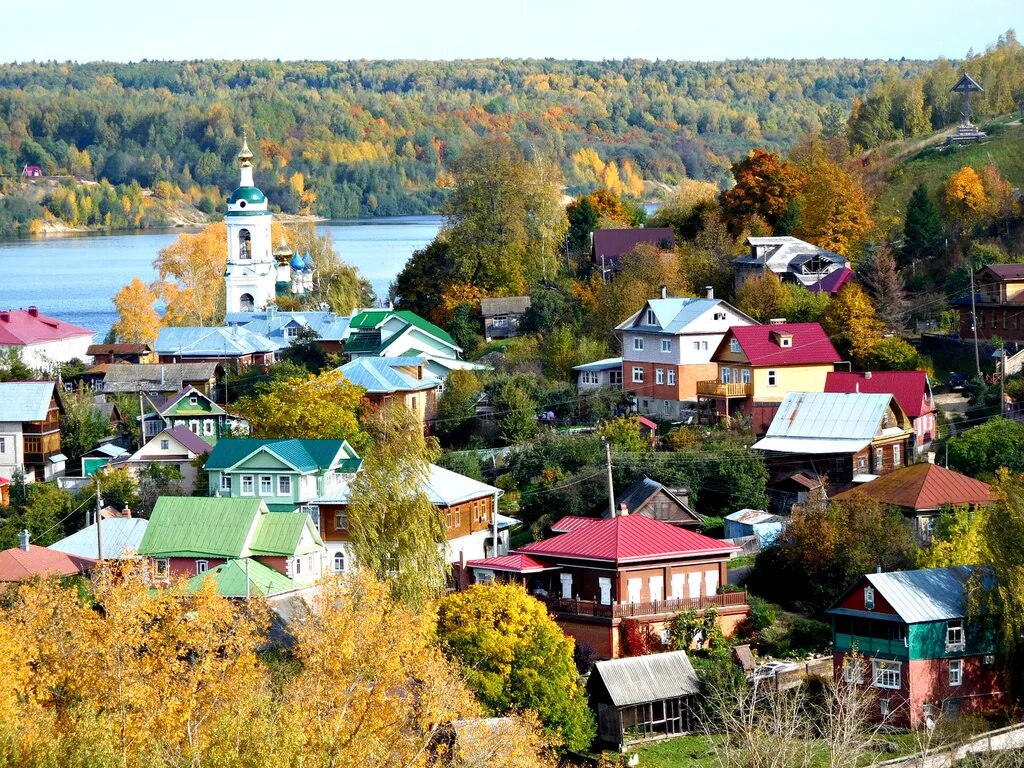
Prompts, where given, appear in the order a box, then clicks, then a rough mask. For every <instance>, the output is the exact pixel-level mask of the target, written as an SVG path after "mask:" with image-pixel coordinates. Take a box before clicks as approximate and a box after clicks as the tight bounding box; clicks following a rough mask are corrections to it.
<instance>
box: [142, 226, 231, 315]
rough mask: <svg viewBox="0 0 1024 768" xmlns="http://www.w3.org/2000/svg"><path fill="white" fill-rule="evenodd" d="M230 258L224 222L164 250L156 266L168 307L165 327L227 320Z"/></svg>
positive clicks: (181, 237)
mask: <svg viewBox="0 0 1024 768" xmlns="http://www.w3.org/2000/svg"><path fill="white" fill-rule="evenodd" d="M227 258H228V245H227V227H226V225H225V224H224V223H223V222H219V223H216V224H210V225H208V226H207V227H205V228H204V229H203V230H202V231H200V232H196V233H194V234H193V233H191V232H183V233H182V234H180V235H178V239H177V240H175V241H174V242H173V243H171V244H170V245H168V246H167V247H165V248H163V249H161V250H160V254H159V255H158V256H157V258H156V261H154V262H153V265H154V266H155V267H156V270H157V273H158V274H159V277H160V282H159V283H158V291H159V295H160V298H162V299H163V300H164V303H165V304H166V306H167V313H166V314H165V315H164V322H165V323H167V324H168V325H199V326H206V325H217V324H218V323H220V322H221V321H222V320H223V319H224V302H225V298H224V271H225V269H226V268H227Z"/></svg>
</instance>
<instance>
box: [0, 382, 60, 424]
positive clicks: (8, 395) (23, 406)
mask: <svg viewBox="0 0 1024 768" xmlns="http://www.w3.org/2000/svg"><path fill="white" fill-rule="evenodd" d="M54 386H55V385H54V383H53V382H52V381H3V382H0V421H42V420H44V419H45V418H46V414H47V412H48V411H49V410H50V400H51V398H53V388H54Z"/></svg>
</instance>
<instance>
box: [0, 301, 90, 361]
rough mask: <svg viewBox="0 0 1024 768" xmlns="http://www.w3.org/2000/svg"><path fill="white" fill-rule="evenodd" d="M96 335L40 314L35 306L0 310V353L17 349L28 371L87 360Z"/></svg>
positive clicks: (85, 329)
mask: <svg viewBox="0 0 1024 768" xmlns="http://www.w3.org/2000/svg"><path fill="white" fill-rule="evenodd" d="M95 335H96V334H95V333H94V332H93V331H90V330H89V329H87V328H81V327H79V326H77V325H72V324H71V323H66V322H64V321H63V320H57V319H56V318H53V317H47V316H46V315H43V314H40V312H39V309H38V308H37V307H29V308H28V309H2V310H0V350H5V349H14V350H16V351H17V352H18V353H19V354H20V355H21V360H22V362H24V363H25V365H27V366H28V367H29V368H45V367H47V366H51V365H53V364H54V363H66V362H68V361H69V360H73V359H75V358H78V359H79V360H82V361H87V360H88V359H89V355H88V350H89V345H90V344H92V337H93V336H95Z"/></svg>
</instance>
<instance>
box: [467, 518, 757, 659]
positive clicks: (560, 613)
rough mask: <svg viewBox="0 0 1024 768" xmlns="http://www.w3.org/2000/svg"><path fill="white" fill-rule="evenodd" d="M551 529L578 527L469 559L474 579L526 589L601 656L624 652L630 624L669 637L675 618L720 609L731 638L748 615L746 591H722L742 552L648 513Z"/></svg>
mask: <svg viewBox="0 0 1024 768" xmlns="http://www.w3.org/2000/svg"><path fill="white" fill-rule="evenodd" d="M553 527H554V528H555V529H558V530H564V529H570V528H571V529H572V530H571V531H570V532H569V533H563V534H560V535H557V536H552V537H551V538H549V539H544V540H543V541H537V542H534V543H532V544H527V545H526V546H524V547H520V548H519V549H517V550H515V551H513V552H511V553H510V554H508V555H505V556H503V557H491V558H486V559H484V560H470V561H469V562H468V563H467V567H468V568H469V569H470V571H471V572H472V581H473V582H475V583H485V582H489V581H493V580H495V579H497V580H500V581H512V582H518V583H521V584H523V586H525V587H526V589H527V590H528V591H529V592H530V593H531V594H533V595H535V596H536V597H538V598H539V599H541V600H544V601H545V602H546V603H547V605H548V608H549V610H550V611H551V612H552V614H554V617H555V620H556V621H557V622H558V624H559V625H560V626H561V627H562V629H563V630H564V631H565V633H566V634H567V635H570V636H572V637H574V638H575V639H576V641H577V642H581V643H586V644H587V645H589V646H590V647H592V648H593V649H594V651H596V652H597V654H598V655H599V656H601V657H602V658H617V657H618V656H621V655H622V640H621V637H620V632H619V626H620V624H621V623H622V621H623V620H624V619H636V620H637V621H639V622H641V623H642V624H645V625H647V626H650V627H651V628H652V629H653V630H654V632H655V633H656V634H658V635H659V636H662V637H664V636H665V635H666V634H667V628H668V623H669V622H670V621H671V620H672V617H673V616H675V614H677V613H679V612H680V611H685V610H688V609H690V608H694V609H696V610H697V611H699V612H703V611H704V610H705V609H707V608H709V607H712V606H714V607H715V608H716V609H717V610H718V614H719V619H718V621H719V625H720V626H721V627H722V630H723V631H724V632H725V633H726V634H727V635H729V634H732V632H733V631H734V630H735V629H736V627H737V626H738V625H739V624H740V623H741V622H742V621H743V620H744V618H746V616H747V614H748V613H749V612H750V608H749V606H748V605H747V595H746V592H728V593H725V594H719V591H718V589H719V586H720V585H722V584H725V583H726V578H727V575H728V574H727V570H726V568H727V566H726V563H727V562H728V560H729V558H731V557H732V556H733V555H735V554H736V553H737V552H739V551H740V550H739V548H738V547H734V546H732V545H731V544H727V543H725V542H723V541H719V540H717V539H712V538H710V537H708V536H704V535H702V534H699V533H695V532H694V531H688V530H685V529H682V528H678V527H676V526H674V525H669V524H668V523H663V522H661V521H659V520H652V519H651V518H648V517H644V516H642V515H622V514H620V515H617V516H615V517H613V518H609V519H604V520H601V519H588V518H575V519H573V518H562V520H559V521H558V522H557V523H556V524H555V526H553Z"/></svg>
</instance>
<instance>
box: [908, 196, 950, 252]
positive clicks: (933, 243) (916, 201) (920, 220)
mask: <svg viewBox="0 0 1024 768" xmlns="http://www.w3.org/2000/svg"><path fill="white" fill-rule="evenodd" d="M941 243H942V220H941V219H940V218H939V208H938V206H937V205H935V201H934V200H933V199H932V196H931V195H930V194H928V188H927V187H925V185H924V184H920V185H918V187H917V188H916V189H915V190H914V193H913V194H912V195H911V196H910V202H909V203H908V204H907V219H906V222H905V223H904V225H903V251H902V256H903V259H902V261H903V264H909V263H910V262H912V261H916V260H917V259H924V258H927V257H929V256H933V255H935V252H936V250H937V249H938V248H939V245H940V244H941Z"/></svg>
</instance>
